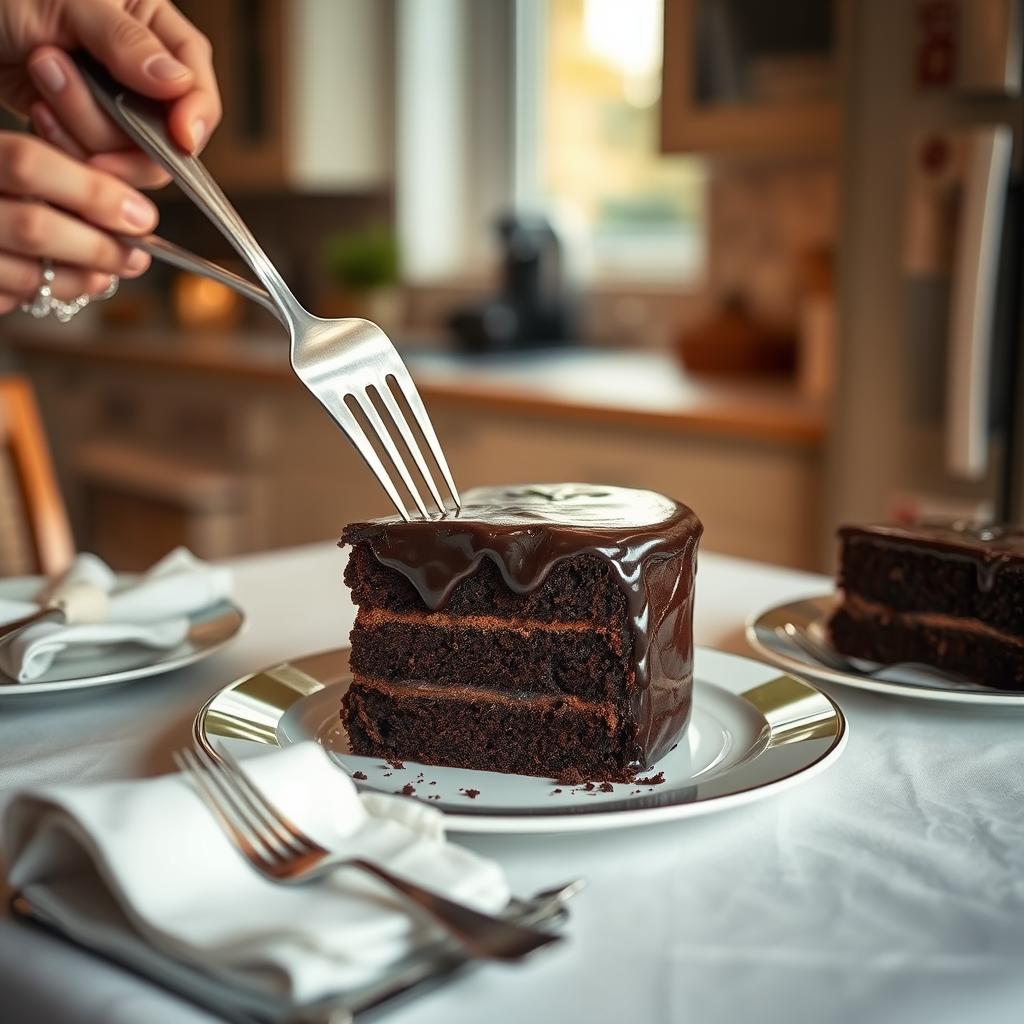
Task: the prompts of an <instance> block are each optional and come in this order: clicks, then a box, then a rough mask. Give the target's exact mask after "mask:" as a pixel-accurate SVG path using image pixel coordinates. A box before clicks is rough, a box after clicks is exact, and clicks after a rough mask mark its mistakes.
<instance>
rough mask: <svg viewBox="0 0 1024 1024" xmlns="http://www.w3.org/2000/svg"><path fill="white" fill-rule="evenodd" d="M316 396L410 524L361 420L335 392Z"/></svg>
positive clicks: (396, 491)
mask: <svg viewBox="0 0 1024 1024" xmlns="http://www.w3.org/2000/svg"><path fill="white" fill-rule="evenodd" d="M314 394H316V397H317V398H318V399H319V400H320V402H321V403H322V404H323V406H324V408H326V409H327V411H328V413H330V415H331V418H332V419H333V420H334V422H335V423H337V424H338V426H339V427H341V429H342V431H343V432H344V434H345V436H346V437H347V438H348V439H349V441H351V442H352V445H353V447H354V448H355V450H356V451H357V452H359V454H360V455H361V456H362V457H363V461H364V462H365V463H366V465H367V466H368V467H369V468H370V471H371V472H372V473H373V475H374V476H375V477H376V478H377V481H378V483H379V484H380V485H381V487H383V488H384V490H385V491H386V492H387V495H388V497H389V498H390V499H391V502H392V504H393V505H394V506H395V508H396V509H397V510H398V514H399V515H400V516H401V517H402V518H403V519H404V520H405V521H406V522H409V513H408V511H407V510H406V508H405V504H404V502H403V501H402V499H401V497H400V495H399V493H398V490H397V489H396V488H395V485H394V483H393V482H392V480H391V477H390V475H389V474H388V471H387V470H386V469H385V468H384V463H383V462H381V461H380V458H379V456H378V455H377V453H376V452H375V451H374V450H373V445H372V444H370V442H369V441H368V440H367V438H366V434H365V433H364V432H363V428H362V427H361V426H360V424H359V420H357V419H356V418H355V415H354V414H353V412H352V410H351V409H350V408H349V407H348V406H347V405H346V404H345V401H344V399H343V398H342V397H341V396H339V395H338V394H337V393H335V392H333V391H331V392H328V393H326V394H317V393H316V392H314Z"/></svg>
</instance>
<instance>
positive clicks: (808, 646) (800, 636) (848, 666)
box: [775, 622, 986, 690]
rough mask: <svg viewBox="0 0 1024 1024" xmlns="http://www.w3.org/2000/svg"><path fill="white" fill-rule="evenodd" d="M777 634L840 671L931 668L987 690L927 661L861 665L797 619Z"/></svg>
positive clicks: (951, 680) (959, 683)
mask: <svg viewBox="0 0 1024 1024" xmlns="http://www.w3.org/2000/svg"><path fill="white" fill-rule="evenodd" d="M775 634H776V636H778V637H779V638H780V639H782V640H788V641H789V642H790V643H792V644H793V645H794V646H795V647H797V648H798V649H799V650H801V651H803V652H804V654H806V655H808V656H809V657H811V658H813V659H814V660H815V661H817V662H818V663H819V664H822V665H824V666H825V667H826V668H831V669H834V670H835V671H836V672H847V673H849V674H851V675H855V676H867V677H869V678H872V677H874V676H879V675H881V674H882V673H883V672H888V671H889V670H890V669H894V668H895V669H917V670H919V671H923V672H927V673H929V674H930V675H932V676H935V677H936V678H937V679H941V680H943V681H944V682H947V683H953V684H955V685H957V686H961V687H966V688H971V689H977V690H984V689H986V687H984V686H981V685H980V684H979V683H976V682H974V681H973V680H971V679H968V678H967V677H966V676H962V675H959V674H958V673H956V672H947V671H946V670H945V669H941V668H936V667H935V666H934V665H925V664H923V663H918V662H913V661H896V662H892V663H890V664H888V665H876V666H875V667H873V668H867V667H864V668H861V667H858V666H857V665H855V664H854V663H853V662H852V661H850V659H849V658H847V657H845V656H844V655H843V654H840V653H839V651H837V650H835V649H834V648H832V647H830V646H829V645H828V644H826V643H823V642H822V641H821V640H819V639H818V638H817V637H815V636H814V635H813V634H812V633H810V632H808V631H807V630H806V629H803V628H802V627H800V626H798V625H796V623H793V622H787V623H784V624H783V625H781V626H776V627H775ZM902 685H904V686H916V685H918V684H916V683H903V684H902Z"/></svg>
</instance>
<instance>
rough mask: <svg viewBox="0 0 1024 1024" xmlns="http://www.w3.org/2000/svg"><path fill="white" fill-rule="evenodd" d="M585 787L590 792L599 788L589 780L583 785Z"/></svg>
mask: <svg viewBox="0 0 1024 1024" xmlns="http://www.w3.org/2000/svg"><path fill="white" fill-rule="evenodd" d="M583 788H584V789H585V790H586V791H587V792H588V793H590V792H591V791H593V790H595V789H597V787H596V786H595V785H594V784H593V783H592V782H587V783H584V786H583Z"/></svg>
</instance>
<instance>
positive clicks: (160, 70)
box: [142, 53, 188, 82]
mask: <svg viewBox="0 0 1024 1024" xmlns="http://www.w3.org/2000/svg"><path fill="white" fill-rule="evenodd" d="M142 70H143V71H145V72H146V74H147V75H149V77H150V78H155V79H156V80H157V81H158V82H173V81H174V80H175V79H176V78H184V77H185V75H187V74H188V68H187V67H185V65H184V64H181V63H179V62H178V61H176V60H175V59H174V58H173V57H168V56H167V54H166V53H157V54H154V55H153V56H152V57H150V58H149V60H147V61H146V62H145V63H144V64H143V65H142Z"/></svg>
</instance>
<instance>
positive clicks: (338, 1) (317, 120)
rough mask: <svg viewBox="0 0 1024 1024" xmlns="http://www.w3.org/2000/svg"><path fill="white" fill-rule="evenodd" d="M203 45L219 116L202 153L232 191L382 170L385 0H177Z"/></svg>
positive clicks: (385, 151)
mask: <svg viewBox="0 0 1024 1024" xmlns="http://www.w3.org/2000/svg"><path fill="white" fill-rule="evenodd" d="M179 6H180V7H181V9H182V11H183V12H184V13H185V14H186V15H187V16H188V17H189V18H190V19H191V20H192V21H193V22H194V23H195V24H196V25H197V26H198V27H199V28H200V30H201V31H202V32H203V33H204V34H205V35H206V36H207V37H208V38H209V39H210V41H211V43H212V45H213V58H214V67H215V69H216V72H217V78H218V82H219V85H220V88H221V93H222V95H223V100H224V120H223V122H222V123H221V126H220V127H219V128H218V130H217V132H216V133H215V134H214V136H213V138H212V139H211V140H210V143H209V145H208V147H207V148H206V150H205V152H204V154H203V160H204V162H205V163H206V164H207V166H208V167H209V169H210V171H211V172H212V173H213V175H214V177H216V178H217V179H218V181H220V183H221V184H222V185H223V186H224V187H225V188H227V189H229V190H233V191H245V190H253V191H259V190H264V189H279V188H290V189H296V190H300V191H302V190H306V191H350V190H358V189H363V188H371V187H379V186H380V185H381V184H385V183H387V182H388V181H389V180H390V178H391V157H392V145H391V131H392V127H391V126H392V124H393V115H392V111H391V107H392V100H391V96H392V91H391V77H392V75H391V70H392V57H391V34H392V33H391V24H392V17H393V13H392V6H393V5H392V3H391V0H223V2H219V3H208V2H204V0H179Z"/></svg>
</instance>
